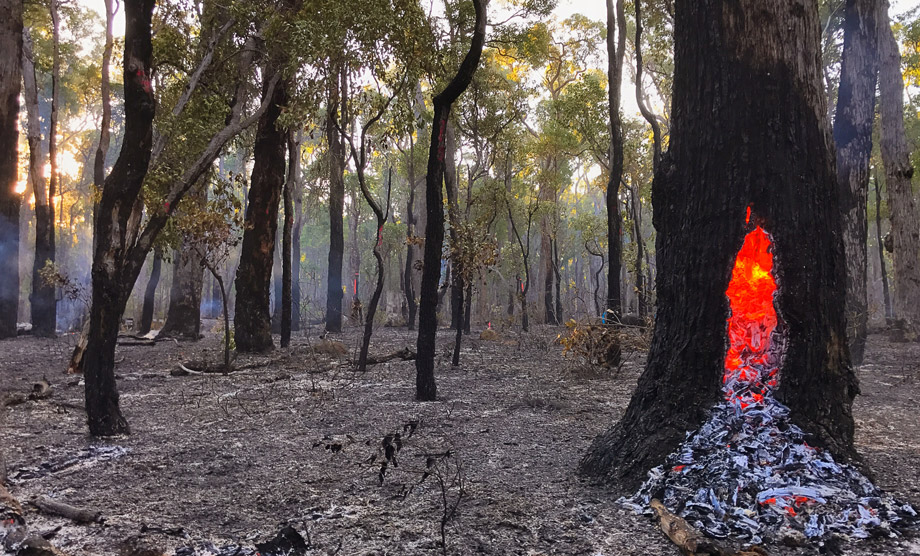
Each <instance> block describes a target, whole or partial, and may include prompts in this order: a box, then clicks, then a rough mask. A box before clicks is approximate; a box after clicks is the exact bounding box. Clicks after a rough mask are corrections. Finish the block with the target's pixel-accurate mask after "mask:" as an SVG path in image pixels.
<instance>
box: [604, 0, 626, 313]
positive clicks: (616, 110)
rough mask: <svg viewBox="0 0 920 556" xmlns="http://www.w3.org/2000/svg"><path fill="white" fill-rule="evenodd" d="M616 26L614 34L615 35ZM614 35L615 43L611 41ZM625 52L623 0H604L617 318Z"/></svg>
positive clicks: (611, 276) (610, 280) (611, 291)
mask: <svg viewBox="0 0 920 556" xmlns="http://www.w3.org/2000/svg"><path fill="white" fill-rule="evenodd" d="M614 27H616V30H617V32H616V35H614V32H613V30H614ZM614 37H615V38H616V43H614ZM625 52H626V14H625V12H624V11H623V0H616V8H615V9H614V0H607V100H608V104H609V105H610V175H609V176H608V179H607V197H606V198H607V260H608V261H609V263H610V265H609V267H608V271H607V310H608V311H610V312H612V313H613V316H614V318H615V319H619V317H620V313H621V311H622V308H621V307H620V266H621V261H620V259H621V256H622V250H623V248H622V245H621V243H620V227H621V218H620V200H619V192H620V182H621V181H622V179H623V124H622V121H621V118H620V84H621V83H622V81H623V57H624V55H625Z"/></svg>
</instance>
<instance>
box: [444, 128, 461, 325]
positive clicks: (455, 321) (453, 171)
mask: <svg viewBox="0 0 920 556" xmlns="http://www.w3.org/2000/svg"><path fill="white" fill-rule="evenodd" d="M444 145H445V154H444V190H445V191H446V192H447V218H448V226H449V228H448V229H449V232H450V246H451V250H453V249H457V248H459V246H458V243H457V242H458V237H457V226H458V225H459V222H460V220H459V218H460V206H459V201H458V199H457V198H458V196H459V189H460V188H459V185H458V183H457V161H456V153H457V134H456V131H455V130H454V125H453V124H452V123H451V122H447V133H446V135H445V138H444ZM459 260H460V257H456V258H455V259H454V260H451V266H452V267H454V272H453V275H454V279H453V280H452V281H451V283H450V329H451V330H456V329H457V328H459V327H461V326H462V321H463V269H462V268H460V263H459Z"/></svg>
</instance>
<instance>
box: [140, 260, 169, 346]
mask: <svg viewBox="0 0 920 556" xmlns="http://www.w3.org/2000/svg"><path fill="white" fill-rule="evenodd" d="M162 266H163V254H162V253H161V252H160V250H159V249H156V250H154V252H153V266H152V267H151V268H150V280H148V281H147V288H146V289H145V290H144V306H143V308H142V309H141V322H140V324H139V325H138V327H137V332H138V334H146V333H148V332H150V328H151V326H153V309H154V304H155V302H156V297H157V286H158V285H159V284H160V270H161V268H162ZM175 280H176V279H175V276H173V283H174V284H175V283H176V282H175Z"/></svg>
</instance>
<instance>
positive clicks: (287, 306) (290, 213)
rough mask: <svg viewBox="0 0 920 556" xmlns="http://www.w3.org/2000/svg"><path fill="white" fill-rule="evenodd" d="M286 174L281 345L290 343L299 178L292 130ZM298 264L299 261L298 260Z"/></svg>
mask: <svg viewBox="0 0 920 556" xmlns="http://www.w3.org/2000/svg"><path fill="white" fill-rule="evenodd" d="M287 149H288V176H287V180H285V182H284V224H283V227H282V228H283V231H282V233H281V299H279V300H278V301H279V302H280V303H281V347H283V348H286V347H288V346H289V345H291V304H292V295H293V292H292V289H291V288H292V284H291V280H292V278H293V275H292V273H291V264H292V261H291V236H292V234H293V229H294V191H293V190H294V187H295V186H296V183H297V180H298V179H299V178H300V143H299V142H297V140H295V139H294V132H293V131H291V132H289V133H288V136H287ZM298 264H299V261H298Z"/></svg>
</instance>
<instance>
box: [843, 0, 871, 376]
mask: <svg viewBox="0 0 920 556" xmlns="http://www.w3.org/2000/svg"><path fill="white" fill-rule="evenodd" d="M877 14H878V0H847V2H846V15H845V19H844V25H843V29H844V32H843V60H842V62H841V70H840V85H839V87H838V89H837V111H836V114H835V116H834V142H835V143H836V145H837V182H838V187H840V194H839V196H840V209H841V210H842V211H843V224H844V225H843V246H844V249H845V251H846V261H847V297H846V306H847V340H848V342H849V344H850V356H851V360H852V362H853V364H854V365H856V366H859V365H861V364H862V360H863V352H864V351H865V347H866V334H867V326H868V323H869V305H868V302H867V300H866V264H867V262H868V256H867V252H866V240H867V237H868V219H867V216H866V205H867V200H868V196H869V157H870V155H871V154H872V124H873V121H874V120H875V83H876V78H877V76H878V58H877V56H876V48H877V43H878V40H877V32H878V26H877V25H876V22H875V19H876V16H877Z"/></svg>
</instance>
